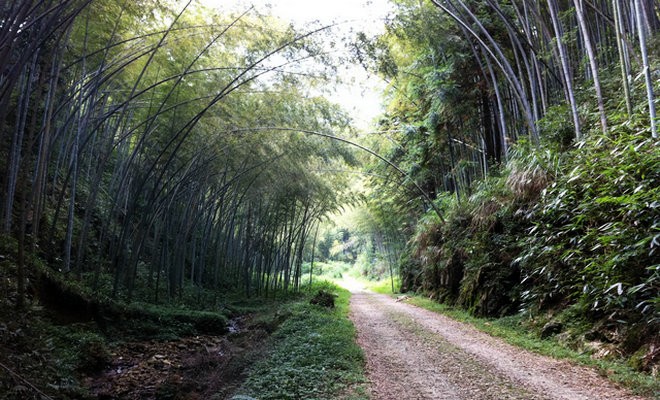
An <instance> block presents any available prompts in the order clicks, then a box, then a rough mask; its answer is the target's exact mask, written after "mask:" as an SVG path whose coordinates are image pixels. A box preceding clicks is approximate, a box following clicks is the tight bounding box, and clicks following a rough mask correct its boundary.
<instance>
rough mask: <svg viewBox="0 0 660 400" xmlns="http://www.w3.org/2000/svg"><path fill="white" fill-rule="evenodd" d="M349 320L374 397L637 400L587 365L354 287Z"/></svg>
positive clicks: (400, 399) (399, 399)
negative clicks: (539, 352)
mask: <svg viewBox="0 0 660 400" xmlns="http://www.w3.org/2000/svg"><path fill="white" fill-rule="evenodd" d="M351 320H352V321H353V323H354V324H355V327H356V329H357V342H358V344H359V345H360V346H361V347H362V348H363V349H364V352H365V357H366V361H367V378H368V379H369V382H370V394H371V398H372V399H373V400H390V399H392V400H394V399H396V400H405V399H410V400H413V399H414V400H421V399H429V400H431V399H433V400H445V399H446V400H450V399H451V400H486V399H493V400H504V399H511V400H596V399H598V400H643V399H644V398H642V397H639V396H634V395H632V394H630V393H628V392H626V391H625V390H622V389H620V388H617V387H616V386H614V384H612V383H611V382H609V381H608V380H606V379H605V378H603V377H601V376H599V375H598V374H597V373H596V372H595V371H593V370H592V369H589V368H585V367H581V366H576V365H574V364H572V363H570V362H567V361H560V360H555V359H552V358H548V357H544V356H540V355H537V354H534V353H530V352H528V351H525V350H522V349H520V348H517V347H514V346H511V345H509V344H507V343H505V342H503V341H502V340H501V339H498V338H494V337H492V336H489V335H487V334H485V333H483V332H480V331H478V330H476V329H475V328H473V327H472V326H470V325H467V324H464V323H461V322H457V321H454V320H452V319H450V318H448V317H446V316H443V315H440V314H436V313H433V312H431V311H427V310H424V309H422V308H419V307H415V306H412V305H410V304H406V303H404V302H397V301H395V300H394V299H392V298H390V297H388V296H385V295H380V294H375V293H371V292H365V291H359V290H356V291H354V293H353V296H352V298H351Z"/></svg>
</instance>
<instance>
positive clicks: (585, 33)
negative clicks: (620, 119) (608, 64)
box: [573, 0, 607, 134]
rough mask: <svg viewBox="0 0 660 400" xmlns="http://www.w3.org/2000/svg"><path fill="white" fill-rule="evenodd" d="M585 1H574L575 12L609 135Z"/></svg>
mask: <svg viewBox="0 0 660 400" xmlns="http://www.w3.org/2000/svg"><path fill="white" fill-rule="evenodd" d="M582 2H583V0H573V4H575V11H576V15H577V20H578V26H579V27H580V31H581V32H582V40H583V41H584V47H585V50H586V51H587V57H588V58H589V67H590V68H591V77H592V79H593V80H594V89H595V90H596V101H597V102H598V112H599V113H600V126H601V129H602V130H603V134H607V115H606V113H605V104H604V103H603V93H602V91H601V86H600V78H599V73H598V62H597V60H596V55H595V54H594V48H593V45H592V44H591V36H590V34H589V28H588V26H587V22H586V20H585V14H584V4H583V3H582Z"/></svg>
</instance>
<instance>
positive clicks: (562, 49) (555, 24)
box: [547, 0, 582, 140]
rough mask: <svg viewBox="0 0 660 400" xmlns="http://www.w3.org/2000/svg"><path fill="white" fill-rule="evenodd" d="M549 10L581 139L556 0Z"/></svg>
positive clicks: (567, 90) (571, 77)
mask: <svg viewBox="0 0 660 400" xmlns="http://www.w3.org/2000/svg"><path fill="white" fill-rule="evenodd" d="M547 2H548V10H549V11H550V18H551V19H552V26H553V28H554V30H555V39H556V41H557V49H558V51H559V58H560V61H561V67H562V70H563V72H564V73H563V74H562V77H563V81H564V84H565V85H566V93H567V95H568V102H569V104H570V106H571V114H572V115H573V126H574V127H575V138H576V139H577V140H580V139H581V138H582V133H581V127H580V116H579V114H578V110H577V102H576V101H575V92H574V91H573V76H572V74H571V67H570V64H569V62H568V54H567V53H566V47H565V46H564V42H563V40H562V37H563V36H564V34H563V32H562V28H561V22H560V21H559V16H558V12H557V4H556V2H555V0H547Z"/></svg>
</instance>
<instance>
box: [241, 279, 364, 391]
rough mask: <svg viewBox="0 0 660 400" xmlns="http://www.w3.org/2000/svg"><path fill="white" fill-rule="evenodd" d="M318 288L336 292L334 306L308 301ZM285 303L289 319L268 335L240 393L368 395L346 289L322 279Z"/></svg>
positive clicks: (361, 356)
mask: <svg viewBox="0 0 660 400" xmlns="http://www.w3.org/2000/svg"><path fill="white" fill-rule="evenodd" d="M319 290H325V291H328V292H332V293H334V294H336V295H337V297H336V299H335V308H333V309H330V308H326V307H321V306H317V305H312V304H309V298H310V297H312V296H313V295H314V294H316V293H317V292H318V291H319ZM307 293H308V295H307V296H305V297H304V298H303V299H302V300H301V301H297V302H294V303H291V304H289V305H285V306H284V307H286V308H287V309H288V312H290V316H289V318H288V319H287V320H286V321H285V322H284V323H282V325H281V326H280V327H279V329H278V330H277V331H276V332H275V334H274V335H273V336H272V345H271V346H272V347H271V351H270V352H269V354H268V355H267V357H265V358H264V359H263V360H261V361H259V362H258V363H256V364H255V365H254V366H253V367H252V368H251V369H250V371H249V376H248V379H247V380H246V381H245V383H244V384H243V387H242V388H241V390H240V391H239V393H240V394H241V395H248V396H251V397H255V398H258V399H260V400H267V399H367V396H366V394H365V392H364V388H363V386H362V384H363V383H364V375H363V367H364V358H363V354H362V350H361V349H360V348H359V346H358V345H357V344H356V343H355V328H354V327H353V324H352V323H351V322H350V320H349V319H348V300H349V297H350V293H349V292H348V291H346V290H344V289H341V288H339V287H337V286H336V285H333V284H331V283H327V282H321V283H318V284H315V285H313V286H312V288H310V289H308V290H307Z"/></svg>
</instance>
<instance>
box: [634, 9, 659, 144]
mask: <svg viewBox="0 0 660 400" xmlns="http://www.w3.org/2000/svg"><path fill="white" fill-rule="evenodd" d="M634 1H635V18H636V21H637V33H638V35H639V47H640V50H641V53H642V63H643V69H644V70H643V71H642V72H643V74H644V80H645V81H646V98H647V99H648V103H649V118H650V122H651V136H652V137H653V138H654V139H657V138H658V130H657V122H656V113H655V95H654V93H653V81H652V79H651V69H650V66H649V57H648V52H647V47H646V28H645V26H646V25H645V22H644V21H645V20H646V19H645V18H644V15H643V14H644V8H643V5H642V4H641V0H634Z"/></svg>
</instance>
